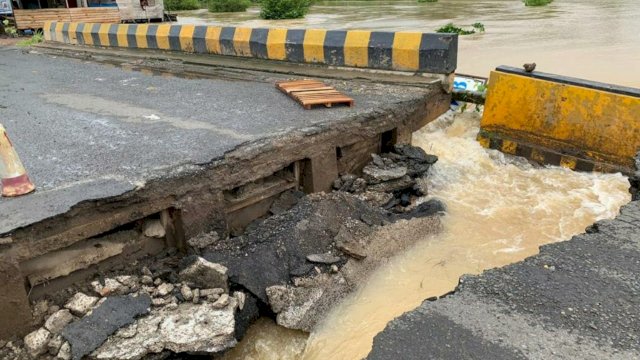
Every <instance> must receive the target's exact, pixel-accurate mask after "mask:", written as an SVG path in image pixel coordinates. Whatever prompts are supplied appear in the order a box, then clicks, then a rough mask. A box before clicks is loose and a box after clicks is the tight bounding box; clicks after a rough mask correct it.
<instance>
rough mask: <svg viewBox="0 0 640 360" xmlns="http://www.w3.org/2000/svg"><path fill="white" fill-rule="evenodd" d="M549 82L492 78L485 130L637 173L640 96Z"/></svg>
mask: <svg viewBox="0 0 640 360" xmlns="http://www.w3.org/2000/svg"><path fill="white" fill-rule="evenodd" d="M548 79H549V80H547V78H545V80H542V79H539V78H534V77H530V76H525V75H519V74H514V73H510V72H502V71H493V72H491V78H490V79H489V89H488V92H487V94H488V95H487V100H486V103H485V110H484V115H483V118H482V122H481V128H482V130H483V131H486V132H489V133H493V134H495V136H497V137H499V138H509V139H514V140H516V141H520V142H523V143H529V144H535V145H538V146H540V147H542V148H545V149H549V150H552V151H554V152H556V153H559V154H580V156H582V157H586V158H590V159H592V160H595V161H598V162H604V163H609V164H615V165H620V166H623V167H626V168H628V169H632V168H633V158H634V156H635V153H636V152H637V151H638V148H640V121H638V120H639V119H640V96H638V97H636V96H631V95H625V94H620V93H616V92H610V91H605V90H599V89H594V88H590V87H587V86H581V85H580V81H581V80H578V79H575V82H572V83H566V82H567V81H564V80H562V81H561V80H558V81H555V80H552V79H553V75H551V76H550V77H549V78H548ZM503 150H504V149H503ZM536 155H537V154H533V155H532V158H534V157H536ZM537 157H538V158H541V157H540V156H537ZM536 160H539V159H536Z"/></svg>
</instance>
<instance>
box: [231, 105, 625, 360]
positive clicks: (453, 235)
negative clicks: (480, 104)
mask: <svg viewBox="0 0 640 360" xmlns="http://www.w3.org/2000/svg"><path fill="white" fill-rule="evenodd" d="M479 120H480V115H479V114H478V113H476V112H465V113H463V114H458V115H456V116H453V115H452V114H451V113H449V114H447V115H445V116H442V117H441V118H440V119H438V120H436V121H435V122H433V123H432V124H430V125H429V126H427V127H425V128H424V129H422V130H420V131H418V132H416V133H415V134H414V137H413V139H414V144H415V145H417V146H421V147H423V148H424V149H425V150H426V151H427V152H429V153H433V154H436V155H438V157H439V158H440V160H439V161H438V163H436V165H435V166H434V167H433V168H432V170H431V173H430V175H429V179H428V186H429V192H430V194H429V196H430V197H436V198H439V199H442V200H443V201H444V202H445V203H446V204H447V207H448V211H447V215H446V216H445V217H444V219H443V222H444V231H443V232H442V233H441V234H438V235H435V236H429V237H424V238H422V239H419V240H418V241H417V243H416V244H417V245H416V246H415V247H413V248H412V249H408V251H406V252H405V253H403V254H400V255H398V256H396V257H394V258H393V259H392V260H391V261H390V263H388V264H386V265H385V266H384V267H381V268H379V269H378V270H377V271H376V272H375V273H374V274H372V276H371V278H370V280H369V281H368V282H367V283H366V284H365V285H364V286H363V287H362V288H361V289H359V290H358V291H357V292H356V293H354V294H353V295H352V296H350V297H348V298H347V299H346V300H345V301H344V302H342V303H341V304H339V305H338V306H337V307H336V308H334V309H333V310H332V311H331V312H330V314H329V315H328V316H327V318H326V319H325V320H324V321H323V322H322V323H321V324H320V326H319V327H318V328H317V330H316V331H315V332H314V333H312V334H311V336H310V337H309V339H308V340H307V341H306V342H304V341H301V337H303V335H302V334H301V333H299V332H292V333H287V334H285V333H283V332H282V331H280V330H277V329H278V327H277V326H276V325H275V324H274V323H273V322H268V321H261V322H260V323H259V324H258V325H256V326H255V327H254V328H252V336H250V337H248V338H247V339H246V341H243V342H241V344H240V345H239V347H238V348H237V349H235V350H236V351H234V352H233V353H232V354H229V356H227V357H226V359H227V360H229V359H256V360H258V359H292V360H294V359H295V360H297V359H304V360H310V359H313V360H320V359H349V360H351V359H361V358H363V357H365V356H366V355H367V354H368V352H369V351H370V349H371V345H372V341H373V337H374V336H375V335H376V334H377V333H378V332H380V331H382V330H383V329H384V327H385V325H386V324H387V323H388V322H389V321H390V320H392V319H394V318H395V317H397V316H399V315H401V314H402V313H404V312H406V311H409V310H412V309H414V308H415V307H417V306H418V305H420V304H421V303H422V301H424V299H426V298H429V297H432V296H440V295H443V294H445V293H447V292H449V291H451V290H453V289H454V288H455V286H456V285H457V283H458V280H459V278H460V276H462V275H464V274H478V273H480V272H482V271H483V270H485V269H490V268H494V267H500V266H505V265H507V264H510V263H513V262H516V261H520V260H523V259H524V258H526V257H528V256H531V255H534V254H536V253H537V252H538V248H539V246H541V245H543V244H547V243H552V242H556V241H561V240H567V239H569V238H571V236H573V235H575V234H578V233H581V232H583V231H584V229H585V228H586V227H587V226H589V225H591V224H592V223H593V222H594V221H597V220H600V219H605V218H613V217H614V216H615V215H616V214H617V213H618V210H619V208H620V206H622V205H623V204H625V203H626V202H628V201H629V200H630V195H629V193H628V188H629V184H628V182H627V179H626V177H624V176H622V175H620V174H597V173H578V172H572V171H570V170H566V169H563V168H558V167H542V168H540V167H534V166H532V165H530V164H529V163H527V162H526V161H524V160H522V159H519V158H514V157H510V156H505V155H504V154H502V153H499V152H497V151H494V150H485V149H483V148H482V147H481V146H480V145H479V144H478V143H477V142H476V141H475V137H476V135H477V133H478V127H479ZM425 199H426V198H425ZM425 199H422V200H425ZM283 339H288V340H290V341H286V340H283Z"/></svg>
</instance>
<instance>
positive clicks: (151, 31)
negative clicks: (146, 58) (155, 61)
mask: <svg viewBox="0 0 640 360" xmlns="http://www.w3.org/2000/svg"><path fill="white" fill-rule="evenodd" d="M157 32H158V25H149V27H148V28H147V48H149V49H157V48H158V38H157V37H156V33H157Z"/></svg>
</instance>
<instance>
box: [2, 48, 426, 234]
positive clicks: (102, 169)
mask: <svg viewBox="0 0 640 360" xmlns="http://www.w3.org/2000/svg"><path fill="white" fill-rule="evenodd" d="M0 52H1V56H2V64H0V78H2V79H3V86H2V88H1V89H0V121H2V123H3V124H4V125H5V127H6V128H7V131H8V132H9V134H10V136H11V138H12V140H13V142H14V144H15V147H16V149H17V151H18V153H19V155H20V157H21V159H22V161H23V163H24V165H25V167H26V168H27V170H28V172H29V175H30V176H31V178H32V180H33V181H34V182H35V184H36V186H37V191H36V192H35V193H33V194H32V195H28V196H25V197H20V198H13V199H8V198H2V199H0V214H1V215H2V216H0V234H6V233H9V232H11V231H12V230H14V229H17V228H20V227H24V226H27V225H29V224H32V223H36V222H38V221H41V220H44V219H47V218H51V217H53V216H56V215H59V214H63V213H65V212H66V211H68V210H69V209H70V208H71V207H72V206H74V205H76V204H78V203H80V202H83V201H86V200H92V199H100V198H107V197H113V196H117V195H121V194H125V193H127V192H130V191H133V190H135V189H137V188H140V187H142V186H144V184H146V183H148V182H149V181H152V180H154V179H162V178H165V177H171V176H175V175H176V174H180V173H186V172H188V171H196V170H198V169H200V168H201V167H202V166H204V165H206V164H210V163H211V162H213V161H215V160H217V159H220V158H221V157H222V156H223V155H224V154H225V153H227V152H229V151H231V150H233V149H235V148H237V147H239V146H240V145H243V144H244V145H247V144H251V143H256V142H258V141H260V140H264V139H273V138H276V137H278V136H282V135H283V134H286V133H287V132H290V131H292V130H301V131H304V129H309V131H317V129H314V128H315V127H317V126H321V125H327V124H336V123H341V122H348V121H349V120H351V119H353V118H354V117H359V118H363V117H374V116H376V115H378V116H379V115H381V114H385V112H388V113H390V114H392V113H393V110H394V109H398V108H401V107H402V106H403V104H406V103H409V102H411V101H413V102H415V101H416V100H419V99H421V98H424V97H425V96H426V94H428V92H429V89H426V88H418V87H403V86H393V85H388V84H385V85H383V84H376V83H372V82H370V81H367V82H365V81H362V82H359V81H349V82H346V81H338V80H331V81H328V82H329V83H331V84H332V85H334V86H336V87H337V88H338V89H339V90H341V91H343V92H345V93H347V94H349V95H350V96H352V97H353V98H355V101H356V106H355V107H354V108H346V107H339V108H331V109H324V108H322V109H316V110H311V111H305V110H303V109H302V108H301V107H300V106H299V105H298V104H297V103H295V102H294V101H292V100H290V99H289V98H287V97H286V96H285V95H283V94H282V93H280V92H279V91H277V90H276V89H275V88H274V82H275V81H276V80H279V79H283V78H287V76H286V75H274V74H266V73H265V74H263V75H260V76H258V75H256V76H255V79H253V80H246V81H240V80H235V81H231V80H225V79H180V78H175V77H172V78H167V77H162V76H153V75H150V74H144V73H141V72H130V71H124V70H121V69H118V68H113V67H106V66H104V65H101V64H96V63H92V62H87V61H80V60H72V59H68V58H60V57H55V56H48V55H35V54H26V53H23V52H22V51H21V50H18V49H6V48H5V49H2V50H0ZM218 71H219V70H218ZM236 71H237V70H236Z"/></svg>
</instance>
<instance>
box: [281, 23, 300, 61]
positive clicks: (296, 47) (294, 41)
mask: <svg viewBox="0 0 640 360" xmlns="http://www.w3.org/2000/svg"><path fill="white" fill-rule="evenodd" d="M304 34H305V31H304V30H298V29H294V30H288V31H287V39H286V41H285V43H284V49H285V54H287V60H288V61H291V62H304Z"/></svg>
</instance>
